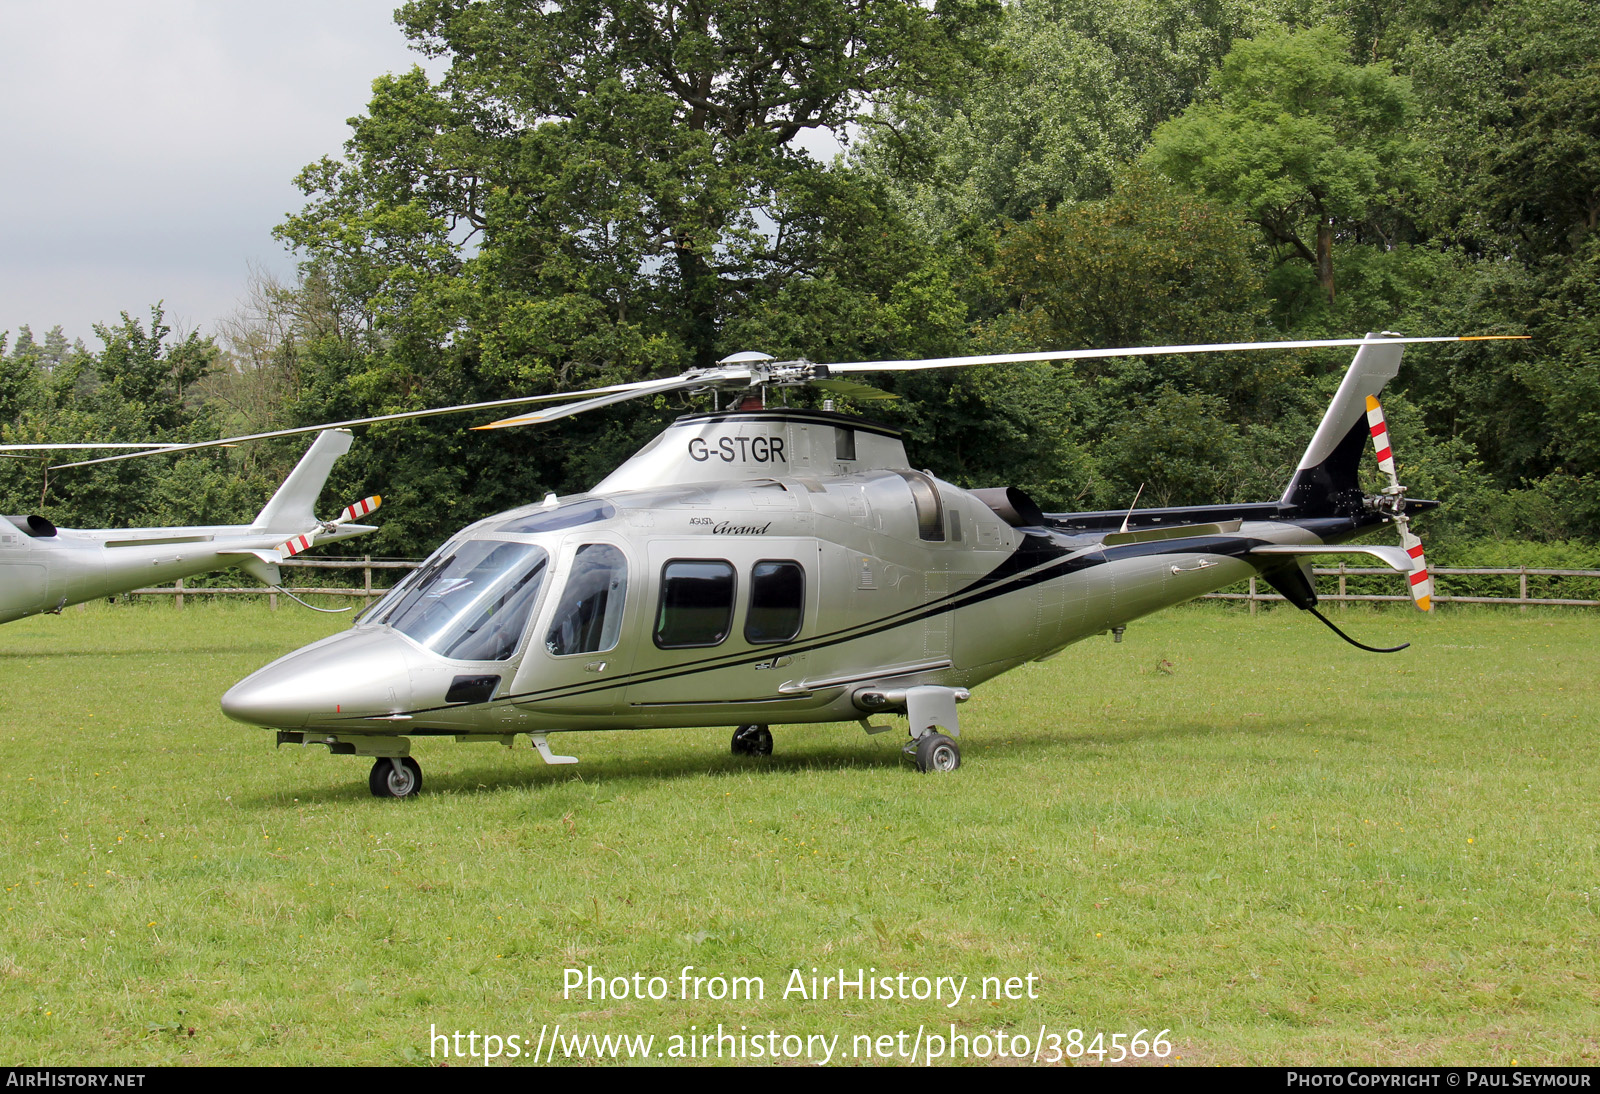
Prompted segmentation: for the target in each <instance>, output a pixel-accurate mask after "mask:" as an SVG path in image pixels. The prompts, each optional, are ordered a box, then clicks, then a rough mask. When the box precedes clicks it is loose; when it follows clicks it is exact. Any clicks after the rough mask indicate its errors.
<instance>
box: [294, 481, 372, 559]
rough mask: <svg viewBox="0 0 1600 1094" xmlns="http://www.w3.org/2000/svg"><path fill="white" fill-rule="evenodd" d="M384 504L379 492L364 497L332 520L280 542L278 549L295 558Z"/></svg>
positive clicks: (346, 507)
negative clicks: (339, 528)
mask: <svg viewBox="0 0 1600 1094" xmlns="http://www.w3.org/2000/svg"><path fill="white" fill-rule="evenodd" d="M382 504H383V498H382V497H381V496H380V495H378V494H374V495H372V497H370V498H362V499H361V500H360V501H358V502H356V503H355V504H354V505H347V506H345V507H344V509H343V510H341V511H340V513H339V515H338V516H336V517H334V518H333V519H332V520H329V521H324V522H323V523H322V524H321V525H320V526H319V527H317V528H313V529H312V530H311V531H309V532H305V533H303V534H301V535H298V536H293V537H291V538H290V539H287V540H285V541H284V542H283V543H280V544H279V545H278V550H279V552H281V553H282V555H283V557H284V558H293V557H294V556H295V555H297V554H299V553H300V552H301V551H307V550H310V549H311V548H312V547H314V546H316V543H317V540H318V539H319V538H320V537H321V536H324V535H327V534H328V533H330V532H332V531H333V530H334V529H335V528H337V527H339V526H340V525H341V524H348V523H350V522H351V521H352V520H355V519H356V518H357V517H364V516H366V515H367V514H368V513H371V512H373V511H375V510H376V509H377V508H378V506H380V505H382Z"/></svg>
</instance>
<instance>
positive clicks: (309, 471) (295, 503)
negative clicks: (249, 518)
mask: <svg viewBox="0 0 1600 1094" xmlns="http://www.w3.org/2000/svg"><path fill="white" fill-rule="evenodd" d="M352 440H353V438H352V437H351V435H350V431H349V430H348V429H325V430H323V431H322V432H321V433H318V434H317V439H316V440H315V441H313V442H311V448H310V450H309V451H307V452H306V454H305V455H304V456H302V457H301V458H300V462H299V463H297V464H295V468H294V470H293V471H291V472H289V477H288V478H286V479H284V480H283V485H282V486H280V487H278V492H277V493H276V494H273V495H272V500H271V501H269V502H267V504H266V506H265V507H264V508H263V509H262V510H261V512H259V513H257V514H256V519H255V521H254V523H252V524H251V527H252V528H259V529H261V530H263V531H267V532H284V533H293V532H304V531H305V530H306V529H307V528H311V527H314V526H315V525H316V523H317V517H316V513H315V512H314V509H315V507H316V504H317V497H318V496H319V495H320V494H321V493H322V487H323V486H324V484H326V483H327V481H328V473H329V472H330V471H332V470H333V464H334V461H335V460H337V459H338V458H339V457H340V456H342V455H344V454H345V453H346V452H348V451H350V444H351V442H352Z"/></svg>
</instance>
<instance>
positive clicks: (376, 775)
mask: <svg viewBox="0 0 1600 1094" xmlns="http://www.w3.org/2000/svg"><path fill="white" fill-rule="evenodd" d="M367 787H368V788H369V789H370V790H371V791H372V796H373V797H375V798H409V797H411V795H413V794H415V793H416V792H417V791H419V790H421V789H422V765H421V764H419V763H417V761H416V760H413V759H412V758H411V757H410V756H396V757H393V758H391V757H388V756H380V757H378V759H377V761H376V762H375V763H374V764H373V765H372V774H370V775H368V776H367Z"/></svg>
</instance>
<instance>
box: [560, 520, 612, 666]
mask: <svg viewBox="0 0 1600 1094" xmlns="http://www.w3.org/2000/svg"><path fill="white" fill-rule="evenodd" d="M627 592H628V560H627V559H626V558H624V557H623V555H622V552H621V551H619V550H617V549H616V548H615V547H613V546H611V545H610V544H608V543H585V544H584V545H583V546H582V547H579V548H578V552H577V554H576V555H574V556H573V559H572V573H571V574H569V575H568V576H567V587H566V589H565V590H564V591H563V592H562V594H561V603H560V604H559V605H558V606H557V607H556V614H555V616H554V617H553V618H552V619H551V621H550V633H549V634H548V635H547V636H546V638H545V642H544V645H545V649H547V650H549V651H550V653H551V654H552V655H554V656H556V657H565V656H567V655H568V654H574V653H601V652H603V651H605V650H609V649H611V648H612V647H613V646H615V645H616V644H617V638H618V637H619V636H620V635H621V633H622V605H623V601H624V600H625V599H626V597H627Z"/></svg>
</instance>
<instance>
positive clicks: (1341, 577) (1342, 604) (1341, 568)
mask: <svg viewBox="0 0 1600 1094" xmlns="http://www.w3.org/2000/svg"><path fill="white" fill-rule="evenodd" d="M1347 603H1349V601H1347V600H1345V598H1344V563H1343V562H1341V563H1339V610H1340V611H1341V612H1342V611H1344V609H1345V605H1346V604H1347Z"/></svg>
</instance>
